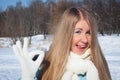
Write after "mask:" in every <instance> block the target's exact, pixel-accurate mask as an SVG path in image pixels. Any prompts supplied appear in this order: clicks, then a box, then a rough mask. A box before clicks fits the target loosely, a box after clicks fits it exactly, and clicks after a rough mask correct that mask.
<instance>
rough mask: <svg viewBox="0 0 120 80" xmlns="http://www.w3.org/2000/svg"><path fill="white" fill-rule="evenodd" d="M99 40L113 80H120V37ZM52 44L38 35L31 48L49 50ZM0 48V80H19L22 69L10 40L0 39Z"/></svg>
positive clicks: (106, 37)
mask: <svg viewBox="0 0 120 80" xmlns="http://www.w3.org/2000/svg"><path fill="white" fill-rule="evenodd" d="M98 39H99V42H100V45H101V48H102V50H103V53H104V55H105V57H106V59H107V62H108V65H109V68H110V72H111V75H112V79H113V80H120V78H119V76H120V67H119V66H120V36H116V35H112V36H108V35H106V36H101V35H99V37H98ZM36 42H37V43H36ZM51 42H52V38H51V37H49V38H47V39H46V40H44V39H43V36H41V35H37V36H33V37H32V42H31V43H32V45H30V47H31V48H32V49H49V46H50V44H51ZM3 45H4V46H3ZM0 46H3V47H4V48H0V80H18V79H19V78H20V76H21V69H20V64H19V62H18V60H17V58H16V56H15V55H14V53H13V50H12V48H11V47H10V39H9V38H0ZM8 46H9V47H8ZM35 46H36V47H35Z"/></svg>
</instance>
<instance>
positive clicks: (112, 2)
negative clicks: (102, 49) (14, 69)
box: [0, 0, 120, 38]
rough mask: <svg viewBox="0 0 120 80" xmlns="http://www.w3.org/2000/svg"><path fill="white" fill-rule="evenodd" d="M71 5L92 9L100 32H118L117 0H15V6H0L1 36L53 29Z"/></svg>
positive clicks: (39, 32)
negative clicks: (24, 1) (27, 0)
mask: <svg viewBox="0 0 120 80" xmlns="http://www.w3.org/2000/svg"><path fill="white" fill-rule="evenodd" d="M3 4H4V3H3ZM72 6H84V7H87V9H90V10H92V11H93V12H94V14H95V15H96V18H97V21H98V24H99V27H98V31H99V33H100V34H102V35H104V34H113V33H116V34H120V1H118V0H56V1H54V0H48V1H46V2H42V0H33V1H32V2H31V3H30V4H29V7H23V6H22V3H21V2H18V3H16V6H15V7H13V6H9V7H8V8H7V9H6V10H5V11H1V10H0V36H1V37H2V36H4V37H13V38H14V37H23V36H32V35H36V34H51V33H54V30H55V28H56V25H57V23H58V20H59V18H60V16H61V15H62V13H63V12H64V11H65V10H66V9H67V8H69V7H72ZM0 9H1V8H0Z"/></svg>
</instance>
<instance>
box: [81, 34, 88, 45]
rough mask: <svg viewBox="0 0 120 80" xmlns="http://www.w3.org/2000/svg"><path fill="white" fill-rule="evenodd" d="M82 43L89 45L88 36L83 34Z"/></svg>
mask: <svg viewBox="0 0 120 80" xmlns="http://www.w3.org/2000/svg"><path fill="white" fill-rule="evenodd" d="M81 42H83V43H87V42H88V39H87V36H86V35H85V34H83V35H82V36H81Z"/></svg>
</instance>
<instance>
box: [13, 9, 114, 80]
mask: <svg viewBox="0 0 120 80" xmlns="http://www.w3.org/2000/svg"><path fill="white" fill-rule="evenodd" d="M96 28H97V23H96V20H95V17H94V14H93V13H92V12H90V11H88V10H86V9H84V8H81V7H73V8H69V9H67V10H66V11H65V12H64V14H63V16H62V17H61V19H60V22H59V24H58V30H57V31H56V34H55V36H54V40H53V43H52V44H51V46H50V49H49V51H48V52H47V53H46V55H45V58H44V60H43V63H42V64H41V62H42V59H43V57H44V55H42V57H41V54H40V55H39V57H41V58H39V57H38V58H37V60H35V61H34V62H37V63H36V64H41V68H40V74H39V77H38V80H112V79H111V76H110V72H109V68H108V65H107V62H106V60H105V57H104V55H103V53H102V51H101V48H100V46H99V43H98V39H97V29H96ZM26 43H27V41H25V44H26ZM18 47H19V44H18V43H17V44H16V45H15V46H14V51H15V53H19V52H21V50H20V51H19V49H18ZM22 53H28V52H25V51H24V47H23V52H21V53H20V54H22ZM34 53H35V52H34ZM26 58H27V57H25V59H26ZM22 60H23V59H22ZM31 61H32V60H31ZM25 62H26V61H25V60H23V61H21V64H23V63H24V64H25V65H26V66H27V63H28V62H26V63H25ZM36 64H32V63H31V66H32V65H34V66H35V65H36ZM27 67H29V66H27ZM35 67H36V66H35ZM38 67H39V65H37V67H36V68H35V69H33V70H32V72H33V75H31V74H32V73H31V74H30V75H31V76H29V75H27V76H28V77H34V76H35V75H36V72H37V70H38ZM27 69H28V68H27ZM31 69H32V68H31ZM24 70H26V69H23V68H22V72H24ZM26 72H27V73H24V75H26V74H29V73H30V72H31V71H30V70H27V71H26ZM24 77H25V76H23V77H22V79H23V80H27V78H24ZM28 80H34V78H29V79H28Z"/></svg>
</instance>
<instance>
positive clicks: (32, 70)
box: [13, 38, 45, 80]
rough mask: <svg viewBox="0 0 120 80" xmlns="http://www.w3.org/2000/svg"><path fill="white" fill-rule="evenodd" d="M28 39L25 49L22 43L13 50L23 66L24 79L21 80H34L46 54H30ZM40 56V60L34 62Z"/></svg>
mask: <svg viewBox="0 0 120 80" xmlns="http://www.w3.org/2000/svg"><path fill="white" fill-rule="evenodd" d="M28 43H29V41H28V38H24V43H23V47H22V45H21V42H20V41H17V42H16V45H13V50H14V52H15V54H16V56H17V58H18V60H19V62H20V64H21V68H22V78H21V80H34V77H35V75H36V72H37V70H38V68H39V66H40V64H41V63H42V61H43V58H44V55H45V53H44V52H43V51H40V50H35V51H32V52H28ZM35 55H39V56H38V58H37V59H36V60H35V61H33V60H32V59H33V57H34V56H35Z"/></svg>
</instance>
